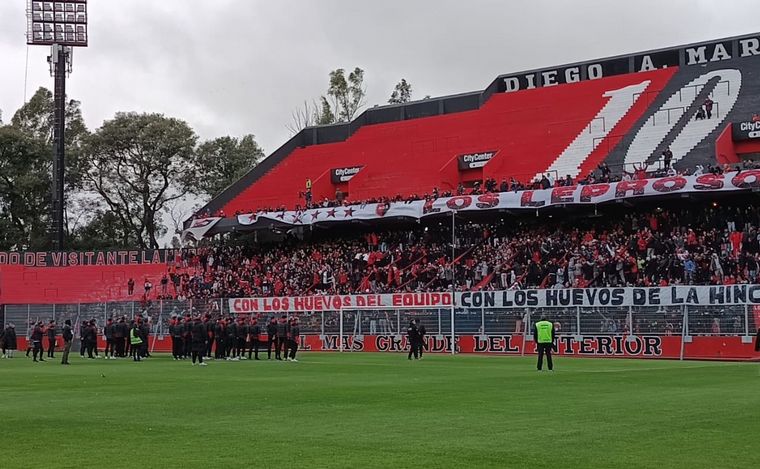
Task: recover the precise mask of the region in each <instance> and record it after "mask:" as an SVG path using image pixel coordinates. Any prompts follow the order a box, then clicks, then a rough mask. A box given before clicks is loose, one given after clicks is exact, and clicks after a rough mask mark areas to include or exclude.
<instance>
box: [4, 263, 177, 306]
mask: <svg viewBox="0 0 760 469" xmlns="http://www.w3.org/2000/svg"><path fill="white" fill-rule="evenodd" d="M166 271H167V266H166V264H142V265H117V266H75V267H72V266H68V267H24V266H16V265H13V266H2V267H0V303H2V304H23V303H34V304H53V303H57V304H62V303H81V302H101V301H122V300H139V299H141V298H142V296H143V293H144V289H143V284H144V282H145V279H146V278H147V279H148V280H149V281H150V282H151V283H152V284H153V286H154V287H153V291H154V294H155V292H157V291H158V290H159V282H160V280H161V277H162V275H163V274H164V273H165V272H166ZM130 278H133V279H134V280H135V291H134V294H132V295H128V294H127V293H128V292H127V281H128V280H129V279H130Z"/></svg>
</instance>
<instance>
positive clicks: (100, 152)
mask: <svg viewBox="0 0 760 469" xmlns="http://www.w3.org/2000/svg"><path fill="white" fill-rule="evenodd" d="M196 140H197V137H196V135H195V132H193V130H192V129H191V128H190V126H189V125H187V123H185V122H184V121H182V120H179V119H174V118H168V117H164V116H163V115H161V114H136V113H118V114H116V117H115V118H114V119H112V120H109V121H106V122H105V123H104V124H103V126H102V127H100V128H99V129H98V130H97V131H95V133H93V135H92V136H91V137H90V138H89V139H88V142H87V146H86V149H85V154H86V157H87V159H88V161H89V164H90V166H89V168H88V170H87V172H86V174H84V176H83V179H84V187H85V188H86V189H88V190H91V191H93V192H95V193H97V194H99V195H100V197H101V198H102V200H103V202H104V203H105V204H106V206H107V207H108V208H109V209H110V210H111V211H112V212H113V213H114V215H115V216H116V217H117V218H118V220H119V223H120V224H121V229H122V230H123V232H124V233H129V236H130V237H131V238H133V239H134V240H135V241H136V243H137V245H138V246H139V247H142V248H158V247H159V245H158V241H157V239H158V237H159V236H161V235H162V234H163V233H164V232H165V231H166V227H165V226H164V225H163V224H162V223H161V221H160V216H158V215H159V212H160V211H161V210H162V209H163V208H164V206H165V205H166V203H167V202H169V201H172V200H175V199H179V198H181V197H183V196H184V195H185V194H187V193H188V192H189V187H191V186H193V185H195V184H196V182H197V179H196V176H197V171H196V166H195V164H194V159H195V156H194V149H195V143H196Z"/></svg>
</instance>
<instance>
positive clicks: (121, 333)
mask: <svg viewBox="0 0 760 469" xmlns="http://www.w3.org/2000/svg"><path fill="white" fill-rule="evenodd" d="M128 336H129V326H128V325H127V318H125V317H124V316H122V317H120V318H119V322H118V323H116V325H115V326H114V328H113V341H114V345H115V346H116V356H117V357H126V354H125V352H126V347H125V345H126V343H127V339H128Z"/></svg>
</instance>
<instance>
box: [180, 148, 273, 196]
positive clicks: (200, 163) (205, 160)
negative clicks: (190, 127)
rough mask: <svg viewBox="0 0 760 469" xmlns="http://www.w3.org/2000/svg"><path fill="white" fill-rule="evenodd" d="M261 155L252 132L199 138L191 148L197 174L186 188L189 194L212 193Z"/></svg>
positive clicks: (247, 167)
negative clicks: (200, 142)
mask: <svg viewBox="0 0 760 469" xmlns="http://www.w3.org/2000/svg"><path fill="white" fill-rule="evenodd" d="M264 156H265V155H264V151H263V150H262V149H261V147H260V146H259V144H258V143H256V139H255V137H254V136H253V135H246V136H244V137H242V138H236V137H219V138H216V139H214V140H209V141H206V142H203V143H202V144H201V145H199V146H198V149H197V150H196V151H195V160H194V164H195V170H197V171H198V174H199V176H200V177H199V178H198V179H197V181H195V183H194V184H192V185H191V186H190V187H189V190H190V192H192V193H193V194H198V195H208V196H214V195H216V194H218V193H220V192H221V191H222V190H224V188H226V187H227V186H229V185H230V184H232V183H233V182H235V181H237V180H238V179H240V177H242V176H243V175H244V174H245V173H246V172H247V171H248V170H250V169H251V168H252V167H254V166H256V164H257V163H258V162H259V160H260V159H262V158H264Z"/></svg>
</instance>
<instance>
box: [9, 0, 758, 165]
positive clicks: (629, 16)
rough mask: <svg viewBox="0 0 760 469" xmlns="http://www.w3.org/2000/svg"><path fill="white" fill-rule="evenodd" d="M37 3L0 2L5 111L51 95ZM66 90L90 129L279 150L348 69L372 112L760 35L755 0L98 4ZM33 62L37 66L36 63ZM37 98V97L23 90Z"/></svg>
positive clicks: (136, 0) (92, 7) (141, 0)
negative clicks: (295, 121) (537, 72)
mask: <svg viewBox="0 0 760 469" xmlns="http://www.w3.org/2000/svg"><path fill="white" fill-rule="evenodd" d="M25 9H26V0H0V58H2V62H0V110H2V113H3V120H4V121H5V122H8V121H9V120H10V118H11V116H12V114H13V113H14V112H15V110H16V109H18V108H19V107H20V106H21V105H22V104H23V102H24V100H25V98H29V97H30V96H31V95H32V94H33V93H34V91H35V90H36V89H37V88H38V87H40V86H45V87H48V88H51V89H52V84H53V83H52V78H51V77H50V75H49V70H48V65H47V62H46V57H47V55H48V54H49V48H47V47H42V46H35V47H27V45H26V38H25V28H26V20H25ZM89 16H90V19H89V27H90V29H89V41H90V45H89V47H87V48H81V49H77V50H76V51H75V53H74V69H73V73H72V75H71V77H70V78H69V80H68V83H67V87H68V88H67V92H68V95H69V97H70V98H73V99H77V100H79V101H81V102H82V110H83V114H84V118H85V121H86V123H87V125H88V127H89V128H90V129H91V130H94V129H96V128H98V127H99V126H100V125H101V124H102V123H103V121H104V120H107V119H110V118H112V117H113V116H114V114H115V113H116V112H119V111H136V112H159V113H163V114H165V115H167V116H172V117H178V118H181V119H184V120H185V121H187V122H188V123H189V124H190V125H191V126H192V127H193V128H194V129H195V131H196V132H197V133H198V135H199V136H200V137H201V138H202V139H211V138H215V137H219V136H223V135H232V136H240V135H245V134H249V133H252V134H254V135H255V136H256V139H257V141H258V142H259V144H260V145H262V147H263V148H264V151H265V153H266V154H270V153H272V152H273V151H274V150H276V149H277V148H278V147H279V146H280V145H282V144H283V143H285V142H286V141H287V139H288V138H290V136H291V133H290V131H289V130H288V129H287V125H288V123H289V122H290V121H291V114H292V112H293V110H294V109H295V108H297V107H299V106H302V105H303V102H304V101H305V100H308V101H311V100H312V99H314V98H317V97H318V96H320V95H321V94H324V93H325V91H326V88H327V76H328V73H329V72H330V70H333V69H336V68H345V69H353V68H354V67H357V66H358V67H361V68H363V69H364V70H365V83H366V86H367V105H368V106H372V105H375V104H384V103H386V102H387V99H388V97H389V95H390V93H391V91H392V89H393V86H394V84H395V83H397V82H398V81H399V80H400V79H401V78H405V79H406V80H407V81H408V82H410V83H411V85H412V88H413V98H417V99H421V98H423V97H424V96H425V95H431V96H442V95H448V94H456V93H462V92H467V91H475V90H480V89H483V88H485V87H486V86H487V85H488V84H489V83H490V82H491V81H492V80H493V79H494V78H495V77H496V76H497V75H500V74H504V73H510V72H517V71H520V70H527V69H532V68H538V67H548V66H553V65H560V64H562V63H567V62H575V61H581V60H590V59H595V58H601V57H606V56H612V55H618V54H625V53H630V52H638V51H643V50H647V49H654V48H661V47H668V46H675V45H681V44H686V43H690V42H698V41H704V40H710V39H717V38H721V37H726V36H734V35H739V34H745V33H752V32H757V31H758V30H760V22H758V21H757V1H756V0H667V1H663V0H638V1H630V0H629V1H618V0H573V1H563V0H555V1H548V0H533V1H530V2H518V1H515V0H466V1H463V0H460V1H451V0H419V1H415V0H382V1H365V0H276V1H275V0H269V1H263V0H160V1H156V0H90V2H89ZM27 54H28V60H27ZM25 90H26V91H25Z"/></svg>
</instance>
